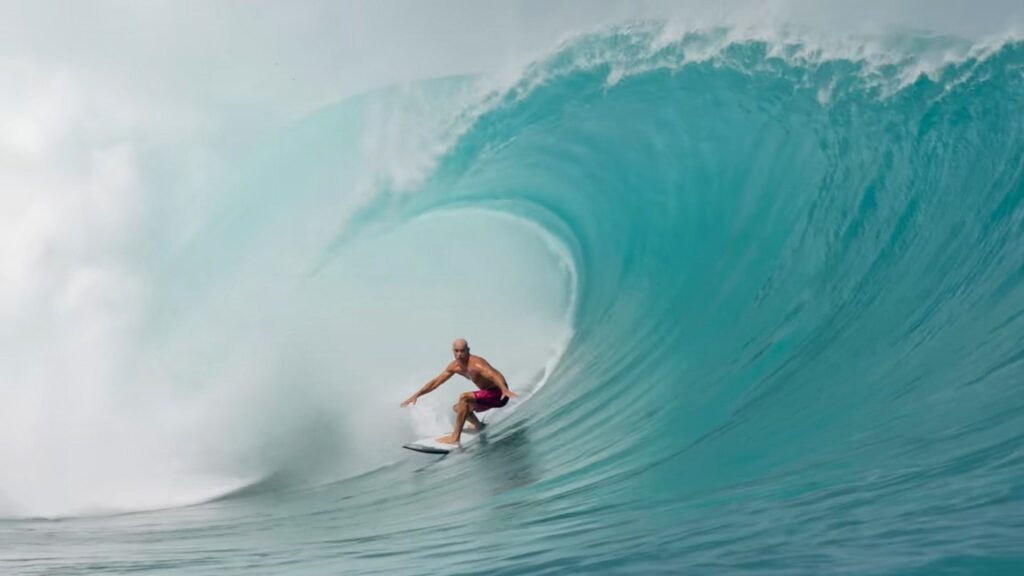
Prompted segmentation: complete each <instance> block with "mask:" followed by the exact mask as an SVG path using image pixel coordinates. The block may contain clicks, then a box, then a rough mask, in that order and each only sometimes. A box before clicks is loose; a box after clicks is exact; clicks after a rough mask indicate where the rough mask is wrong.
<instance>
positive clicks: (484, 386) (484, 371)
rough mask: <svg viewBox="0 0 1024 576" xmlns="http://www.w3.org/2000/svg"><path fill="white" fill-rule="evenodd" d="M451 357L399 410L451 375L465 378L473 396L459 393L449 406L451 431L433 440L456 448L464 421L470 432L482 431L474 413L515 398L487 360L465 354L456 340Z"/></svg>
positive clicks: (463, 345)
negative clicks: (452, 415) (452, 422)
mask: <svg viewBox="0 0 1024 576" xmlns="http://www.w3.org/2000/svg"><path fill="white" fill-rule="evenodd" d="M452 354H454V355H455V361H454V362H452V363H451V364H449V365H448V367H447V368H445V369H444V372H441V373H440V374H439V375H438V376H437V377H435V378H434V379H433V380H431V381H430V382H427V383H426V384H424V385H423V388H420V390H419V392H416V393H415V394H413V395H412V396H410V397H409V399H408V400H406V401H405V402H402V407H403V408H404V407H406V406H408V405H410V404H415V403H416V399H417V398H419V397H420V396H423V395H424V394H427V393H429V392H432V391H434V390H435V389H436V388H437V387H438V386H440V385H441V384H444V383H445V382H446V381H447V380H448V379H449V378H451V377H452V376H453V375H455V374H458V375H459V376H462V377H464V378H468V379H469V380H470V381H472V382H473V384H476V387H477V388H479V390H477V391H476V392H463V393H462V395H461V396H459V401H458V402H457V403H456V404H455V405H454V406H452V409H453V410H455V414H457V417H456V418H455V430H453V431H452V433H451V434H449V435H447V436H442V437H440V438H438V439H437V441H438V442H442V443H444V444H458V443H459V438H460V437H461V436H462V427H463V425H464V424H465V423H466V422H467V421H468V422H469V424H470V425H471V426H472V427H473V429H474V430H477V431H479V430H483V428H484V423H483V422H481V421H480V419H479V418H477V417H476V414H475V412H484V411H486V410H490V409H491V408H501V407H503V406H505V405H506V404H508V399H509V398H515V397H516V396H517V394H516V393H515V392H513V391H511V390H509V389H508V383H507V382H505V377H504V376H503V375H502V374H501V372H498V370H497V369H495V368H494V367H493V366H491V365H490V364H489V363H488V362H487V360H484V359H483V358H481V357H479V356H473V355H472V354H470V353H469V343H468V342H466V341H465V340H464V339H462V338H459V339H458V340H456V341H455V342H453V343H452Z"/></svg>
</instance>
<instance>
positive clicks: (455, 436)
mask: <svg viewBox="0 0 1024 576" xmlns="http://www.w3.org/2000/svg"><path fill="white" fill-rule="evenodd" d="M474 408H476V398H475V397H474V396H473V393H472V392H466V393H465V394H463V395H462V396H460V397H459V402H458V404H456V405H455V406H452V409H453V410H455V414H456V417H455V429H454V430H452V433H451V434H449V435H448V436H442V437H440V438H438V439H437V441H438V442H443V443H445V444H458V443H459V438H461V437H462V427H463V426H464V425H465V424H466V419H467V418H469V416H470V414H472V413H473V409H474ZM473 419H474V420H476V421H477V422H479V420H477V418H476V416H475V415H474V416H473Z"/></svg>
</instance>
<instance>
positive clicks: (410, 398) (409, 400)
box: [402, 396, 416, 408]
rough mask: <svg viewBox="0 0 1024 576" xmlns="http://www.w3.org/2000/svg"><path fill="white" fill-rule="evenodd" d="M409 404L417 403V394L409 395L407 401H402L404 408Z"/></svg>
mask: <svg viewBox="0 0 1024 576" xmlns="http://www.w3.org/2000/svg"><path fill="white" fill-rule="evenodd" d="M409 404H413V405H415V404H416V397H415V396H409V399H408V400H406V401H405V402H402V408H405V407H406V406H408V405H409Z"/></svg>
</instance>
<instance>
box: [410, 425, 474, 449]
mask: <svg viewBox="0 0 1024 576" xmlns="http://www.w3.org/2000/svg"><path fill="white" fill-rule="evenodd" d="M477 434H478V433H477V431H476V430H470V429H468V428H467V429H464V430H463V431H462V438H461V439H460V442H459V443H458V444H445V443H443V442H438V441H437V438H438V437H437V436H431V437H430V438H420V439H419V440H414V441H413V442H410V443H408V444H405V445H404V446H402V448H406V449H408V450H413V451H415V452H423V453H425V454H447V453H449V452H451V451H452V450H458V449H459V448H462V447H463V446H465V445H466V444H467V443H469V442H470V441H471V440H473V439H475V438H476V436H477Z"/></svg>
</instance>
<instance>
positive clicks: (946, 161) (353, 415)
mask: <svg viewBox="0 0 1024 576" xmlns="http://www.w3.org/2000/svg"><path fill="white" fill-rule="evenodd" d="M217 174H218V176H217V179H216V180H215V181H214V182H212V183H208V185H209V187H210V188H216V189H218V190H220V191H222V192H223V193H222V194H221V195H219V196H218V197H217V198H218V200H217V201H216V203H215V205H213V206H211V207H209V208H210V211H209V214H211V216H210V217H209V218H206V219H204V220H203V221H202V222H200V223H197V224H195V225H194V226H193V227H192V228H190V233H189V234H187V235H182V236H180V237H175V238H174V239H173V241H172V240H171V239H168V238H164V237H160V238H156V239H154V238H149V240H148V241H147V242H143V244H144V246H143V247H142V249H144V250H145V251H146V254H147V256H146V262H147V267H146V268H145V270H146V274H145V277H146V279H147V282H146V286H147V288H146V291H145V292H146V297H145V298H140V299H137V300H134V302H135V304H134V306H133V308H132V312H131V315H132V318H131V320H130V321H126V322H129V323H130V324H131V325H132V326H133V327H135V328H134V329H133V330H130V331H127V332H128V333H130V334H131V335H132V337H131V338H123V339H121V340H119V342H120V343H121V346H122V348H121V349H122V350H129V351H130V352H131V353H130V354H129V353H125V354H121V355H119V356H118V357H119V358H121V359H122V360H120V361H119V362H117V363H114V364H111V365H106V364H105V365H104V366H105V368H104V369H103V370H98V371H95V372H90V373H89V375H90V382H91V384H89V386H90V387H88V388H78V389H77V390H80V391H82V392H81V393H80V394H78V395H76V393H67V394H65V395H63V396H61V397H60V398H56V393H55V392H53V391H52V390H51V391H50V393H51V397H47V396H46V394H47V391H46V390H43V391H40V390H34V391H33V392H25V395H24V397H25V398H29V397H30V396H31V397H32V398H36V399H37V403H36V404H32V403H29V406H37V407H38V406H41V405H46V406H50V407H51V409H53V410H58V412H59V413H60V414H63V415H64V416H65V417H62V419H61V420H59V421H49V422H45V421H44V422H35V421H33V423H29V424H24V426H23V427H22V428H21V429H20V430H21V431H20V432H18V433H19V434H22V433H23V434H30V433H31V434H36V435H37V437H38V438H37V439H36V440H35V441H26V444H25V445H26V446H29V447H31V449H29V448H26V453H24V454H20V455H19V454H15V455H13V456H12V453H5V458H6V460H5V462H7V465H6V467H7V469H6V470H5V471H4V472H3V475H2V476H0V479H2V483H0V511H2V512H3V514H2V516H3V519H2V520H0V573H2V574H9V575H28V574H38V575H53V576H56V575H84V574H127V573H139V574H175V575H178V574H181V575H200V574H211V575H212V574H216V575H221V576H229V575H233V574H245V575H247V576H248V575H263V574H266V575H291V574H296V575H298V574H310V575H319V574H325V575H326V574H346V575H359V574H394V575H404V574H409V575H412V574H448V575H455V574H484V573H486V574H491V575H494V576H498V575H519V574H559V575H564V574H645V575H646V574H652V575H653V574H772V575H788V574H908V575H909V574H920V575H934V574H1006V575H1013V574H1022V573H1024V448H1022V446H1024V44H1022V43H1021V42H1020V41H1019V40H1015V39H1013V38H1010V39H1000V40H997V41H991V42H987V43H980V42H974V41H966V40H962V39H958V38H950V37H942V36H935V35H926V34H913V33H906V34H904V35H897V36H887V37H884V38H883V37H880V38H871V39H844V40H842V41H840V40H838V39H836V40H835V41H825V40H821V39H819V40H816V41H812V40H809V39H808V38H805V37H802V36H800V35H796V34H794V35H792V36H786V35H780V36H777V37H772V38H758V37H744V36H743V35H742V34H739V33H737V32H736V31H734V30H730V29H713V28H712V29H702V30H691V31H686V32H679V33H676V32H673V30H671V29H670V27H668V26H666V25H664V24H660V23H639V24H634V25H626V26H617V27H612V28H608V29H605V30H602V31H598V32H594V33H591V34H587V35H583V36H578V37H574V38H572V39H570V40H567V41H566V42H564V43H562V44H561V45H559V46H558V47H557V48H556V49H553V50H552V51H550V52H549V53H547V54H546V55H544V56H543V57H540V58H538V59H536V60H535V61H533V62H531V63H530V64H529V65H528V66H525V67H524V68H523V69H522V70H519V71H518V72H517V74H515V75H511V76H509V75H506V76H504V77H500V78H494V77H488V78H483V77H466V76H457V77H448V78H437V79H425V80H422V81H418V82H414V83H410V84H405V85H401V86H393V87H389V88H384V89H381V90H377V91H374V92H371V93H367V94H362V95H359V96H355V97H352V98H348V99H345V100H343V101H340V102H337V103H333V104H330V105H328V106H325V107H323V108H322V109H320V110H319V111H318V112H316V113H315V114H312V115H311V116H309V117H306V118H303V119H301V120H299V121H297V122H295V123H294V124H292V125H289V126H286V127H283V128H282V129H280V130H279V131H276V132H274V133H272V134H264V135H262V136H261V137H260V140H259V141H258V142H252V143H249V144H247V145H240V146H239V147H238V150H236V151H235V152H234V153H233V155H232V156H231V158H230V161H228V162H226V163H225V165H223V166H221V167H220V168H219V169H218V171H217ZM152 225H153V226H154V227H157V228H159V227H160V226H159V220H158V219H154V221H153V223H152ZM139 326H144V327H145V329H139V328H138V327H139ZM456 337H466V338H468V339H469V342H470V345H471V347H472V351H473V353H475V354H479V355H481V356H483V357H485V358H487V359H488V360H489V361H490V362H491V363H492V364H494V365H495V366H496V367H497V368H499V369H500V370H502V371H504V372H505V374H506V376H508V377H509V381H510V386H511V388H512V389H513V390H516V391H519V392H521V397H520V398H519V399H517V400H515V401H513V402H512V403H511V404H510V407H509V408H506V409H504V410H502V411H495V412H494V413H493V414H489V415H488V419H489V422H490V423H491V426H490V427H489V429H488V430H487V431H486V433H485V434H484V435H483V437H482V438H481V439H480V440H478V441H475V442H473V443H468V444H467V445H466V446H465V447H464V449H463V450H461V451H456V452H454V453H452V454H450V455H447V456H444V457H439V456H434V455H424V454H419V453H413V452H410V451H405V450H402V448H401V445H402V444H403V443H405V442H408V441H410V440H412V439H415V438H417V437H419V436H423V435H428V434H440V433H444V432H445V431H446V430H447V427H448V426H450V422H451V421H452V418H451V411H450V401H451V399H452V398H453V397H454V396H455V395H457V394H458V393H459V392H462V391H464V390H468V389H470V384H469V383H468V382H466V381H464V380H460V379H459V378H458V377H456V378H455V379H453V380H451V381H449V383H447V384H445V386H444V387H443V389H442V390H439V391H438V392H437V393H436V395H433V396H427V397H424V398H423V399H422V400H421V401H420V403H419V404H418V405H417V406H416V407H414V408H411V409H404V410H403V409H400V408H399V407H398V404H399V402H401V400H403V399H404V398H405V397H406V396H408V395H409V394H411V393H412V392H413V391H415V390H416V389H418V388H419V387H420V386H421V385H422V384H423V383H424V382H426V381H427V380H429V379H430V378H431V377H433V376H434V375H436V374H437V373H438V372H439V371H440V370H441V369H442V368H443V367H444V366H445V364H446V363H447V362H448V361H449V360H450V350H449V343H450V342H451V340H452V339H454V338H456ZM93 338H98V337H97V336H95V335H94V334H92V333H90V336H89V337H88V338H84V339H83V340H81V341H76V343H75V349H76V350H84V351H85V352H84V354H86V355H88V356H96V355H102V354H101V352H97V351H95V350H93V349H92V348H90V346H91V345H92V343H94V342H95V340H94V339H93ZM83 386H84V384H83ZM33 394H35V395H36V396H32V395H33ZM445 394H447V396H446V395H445ZM39 398H42V399H44V400H45V402H44V400H39ZM40 403H41V404H40ZM6 426H8V428H6V429H5V430H6V432H5V433H6V434H14V432H12V430H15V429H16V428H15V427H14V426H15V425H14V424H11V423H10V422H9V423H8V424H6ZM26 431H27V432H26ZM18 458H20V460H19V459H18ZM12 462H14V463H18V462H21V464H19V465H17V466H15V465H14V464H11V463H12Z"/></svg>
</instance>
